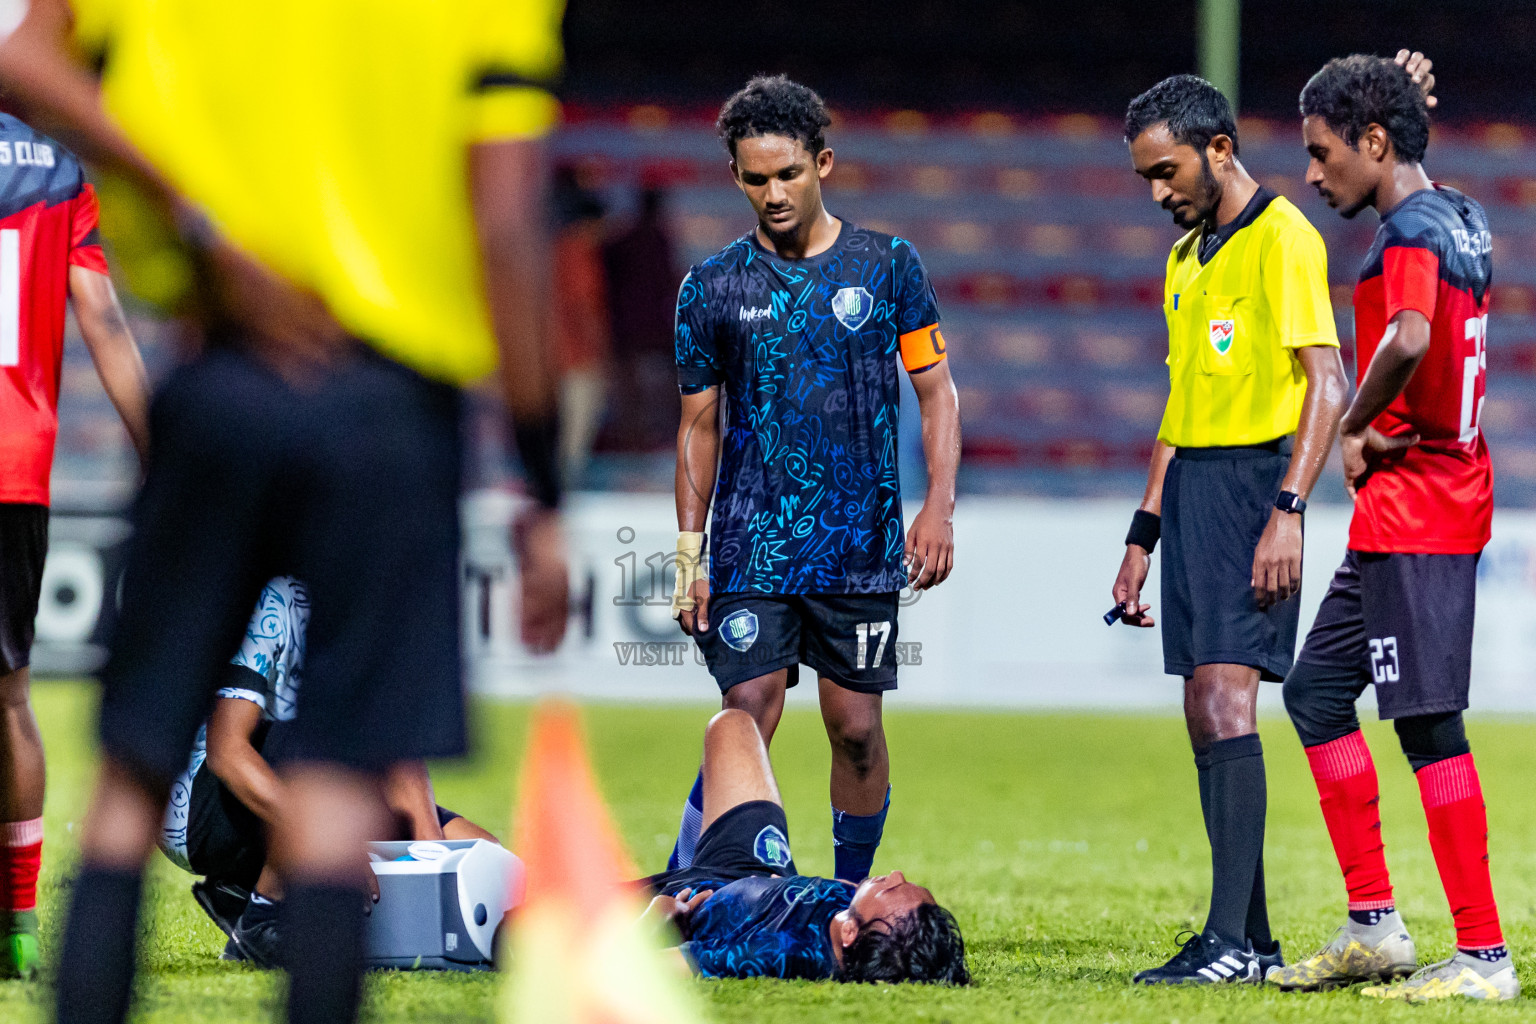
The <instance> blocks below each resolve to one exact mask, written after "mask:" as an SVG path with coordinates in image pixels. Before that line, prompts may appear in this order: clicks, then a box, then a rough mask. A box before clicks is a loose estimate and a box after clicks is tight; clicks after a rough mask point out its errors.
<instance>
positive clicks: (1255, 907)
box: [1247, 839, 1275, 953]
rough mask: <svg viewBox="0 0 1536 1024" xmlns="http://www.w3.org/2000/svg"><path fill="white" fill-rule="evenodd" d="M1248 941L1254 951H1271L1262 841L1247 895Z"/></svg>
mask: <svg viewBox="0 0 1536 1024" xmlns="http://www.w3.org/2000/svg"><path fill="white" fill-rule="evenodd" d="M1247 930H1248V941H1249V942H1250V943H1252V944H1253V951H1254V952H1255V953H1273V952H1274V951H1275V937H1274V936H1273V935H1271V934H1269V901H1268V900H1267V899H1266V898H1265V895H1264V843H1263V840H1262V839H1261V840H1260V842H1259V863H1258V866H1257V867H1255V868H1254V869H1253V892H1252V894H1251V895H1250V896H1249V897H1248V922H1247Z"/></svg>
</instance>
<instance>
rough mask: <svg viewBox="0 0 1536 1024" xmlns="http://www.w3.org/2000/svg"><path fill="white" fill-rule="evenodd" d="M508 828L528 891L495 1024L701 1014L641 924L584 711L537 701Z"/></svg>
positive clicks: (688, 1020)
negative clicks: (595, 773)
mask: <svg viewBox="0 0 1536 1024" xmlns="http://www.w3.org/2000/svg"><path fill="white" fill-rule="evenodd" d="M514 838H515V840H516V842H517V845H518V850H519V853H520V855H521V856H522V858H523V865H524V868H525V869H526V877H527V886H528V888H527V899H526V901H525V902H524V904H523V906H522V908H521V909H520V910H519V911H518V912H517V915H516V918H515V920H514V922H513V925H512V935H511V941H510V942H509V943H508V944H507V946H506V953H507V954H509V955H510V957H511V963H510V965H507V964H504V965H503V967H506V968H509V977H508V979H507V983H506V986H505V988H504V989H503V992H502V1000H501V1014H500V1020H501V1022H502V1024H697V1022H698V1021H700V1020H702V1017H701V1015H700V1013H699V1011H698V1007H697V1005H696V1003H695V1000H694V998H693V993H692V992H691V991H690V990H689V987H688V983H687V981H686V980H685V979H686V971H685V969H684V968H683V967H682V964H681V961H680V960H679V959H677V958H676V957H672V958H668V957H666V956H664V955H663V953H662V951H661V950H660V949H658V948H657V945H656V941H655V939H654V937H652V936H649V935H648V934H647V933H646V932H645V931H643V930H642V929H641V928H640V926H639V923H638V922H639V918H640V913H641V911H642V910H643V909H644V906H643V904H642V903H641V901H640V897H639V896H638V895H637V894H636V893H635V892H634V891H633V890H631V889H628V888H626V887H625V886H624V884H623V883H624V881H625V880H626V879H631V878H634V877H635V874H636V873H635V871H634V869H633V867H632V866H631V864H630V861H629V858H628V857H627V856H626V855H625V853H624V848H623V844H622V843H621V842H620V840H619V837H618V833H617V832H616V831H615V830H614V827H613V823H612V821H611V820H610V819H609V817H608V811H607V808H606V807H605V806H604V804H603V800H602V797H601V796H600V795H599V794H598V791H597V786H596V784H595V782H594V780H593V778H592V771H591V767H590V766H589V765H588V762H587V755H586V745H585V741H584V739H583V737H582V732H581V724H580V716H579V713H578V712H577V710H576V708H575V707H574V706H572V705H571V704H569V703H565V702H561V701H553V700H549V701H545V702H543V703H541V704H540V705H539V707H538V708H537V709H535V711H534V716H533V725H532V729H531V735H530V738H529V744H528V754H527V761H526V764H525V767H524V770H523V781H522V787H521V792H520V794H519V808H518V812H517V821H516V828H515V831H514Z"/></svg>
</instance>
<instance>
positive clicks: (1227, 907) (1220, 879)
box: [1205, 733, 1267, 947]
mask: <svg viewBox="0 0 1536 1024" xmlns="http://www.w3.org/2000/svg"><path fill="white" fill-rule="evenodd" d="M1208 756H1209V758H1210V762H1211V769H1210V771H1211V783H1210V786H1211V796H1210V804H1211V816H1210V820H1211V825H1210V840H1211V912H1210V916H1209V917H1208V918H1206V922H1205V926H1206V928H1208V929H1210V930H1212V931H1214V932H1215V933H1216V934H1217V935H1220V936H1221V937H1222V938H1223V939H1226V940H1227V941H1229V942H1231V943H1232V944H1233V945H1235V946H1239V947H1242V946H1246V945H1247V941H1246V935H1245V933H1246V931H1247V923H1248V918H1249V908H1250V906H1251V904H1252V903H1253V900H1254V896H1255V892H1254V881H1255V879H1256V878H1257V873H1258V867H1259V860H1260V858H1261V857H1262V856H1263V855H1264V811H1265V802H1266V800H1267V794H1266V790H1265V782H1264V747H1263V746H1262V744H1260V742H1259V734H1258V733H1250V734H1248V735H1247V736H1237V737H1234V738H1233V739H1229V740H1220V741H1218V742H1216V743H1213V744H1211V750H1210V753H1209V755H1208ZM1266 931H1267V928H1266Z"/></svg>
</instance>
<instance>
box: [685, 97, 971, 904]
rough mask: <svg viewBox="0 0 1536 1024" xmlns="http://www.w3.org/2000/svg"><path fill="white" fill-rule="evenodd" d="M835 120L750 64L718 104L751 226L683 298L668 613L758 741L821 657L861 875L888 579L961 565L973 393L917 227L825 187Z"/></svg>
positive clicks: (837, 805) (847, 854)
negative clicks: (855, 216)
mask: <svg viewBox="0 0 1536 1024" xmlns="http://www.w3.org/2000/svg"><path fill="white" fill-rule="evenodd" d="M830 123H831V118H829V117H828V115H827V111H826V107H825V106H824V105H823V103H822V101H821V98H820V97H819V96H817V95H816V94H815V93H814V92H812V91H811V90H810V89H808V88H806V87H805V86H803V85H799V84H797V83H795V82H791V81H790V80H789V79H787V78H784V77H783V76H777V77H773V78H755V79H753V80H752V81H751V82H748V83H747V85H746V87H745V88H744V89H742V90H741V91H740V92H738V93H737V94H736V95H734V96H732V97H731V98H730V99H729V100H728V101H727V102H726V104H725V106H724V107H723V108H722V109H721V112H720V118H719V121H718V123H717V128H718V130H719V133H720V137H721V140H722V141H723V142H724V143H725V146H726V148H727V149H728V150H729V151H730V155H731V162H730V168H731V174H732V176H733V178H734V179H735V182H736V184H737V186H738V187H739V188H740V189H741V191H742V192H743V193H744V194H745V195H746V197H747V199H748V201H749V202H750V203H751V204H752V209H753V211H754V212H755V213H756V214H757V225H756V226H755V227H754V228H753V230H751V231H749V232H748V233H747V234H745V235H743V236H742V237H741V238H739V239H737V240H736V241H734V242H732V243H731V244H730V245H728V246H726V247H725V248H724V249H722V250H720V252H718V253H716V254H715V255H714V256H711V257H710V258H709V259H707V260H705V261H703V262H702V263H700V264H698V265H697V266H695V267H693V269H692V270H690V271H689V273H688V276H687V277H686V278H685V279H684V281H683V284H682V288H681V290H680V291H679V294H678V303H677V338H676V348H677V373H678V384H679V387H680V388H681V390H682V396H683V397H682V423H681V426H680V428H679V431H678V446H677V481H676V495H677V524H678V530H679V531H680V536H679V538H678V546H677V550H678V556H677V586H676V590H675V592H674V595H673V614H674V616H676V617H677V618H678V619H679V621H680V623H681V625H682V628H683V629H684V630H685V631H686V632H688V633H689V634H690V635H692V636H693V637H694V639H695V641H696V642H697V643H698V645H699V647H700V649H701V650H702V652H703V654H704V657H705V660H706V662H707V663H708V665H709V670H710V673H711V674H712V675H713V676H714V678H715V682H716V683H717V684H718V685H719V687H720V692H721V693H722V694H723V697H724V705H725V707H727V708H739V709H741V710H744V711H746V712H748V713H749V714H750V715H751V716H752V717H753V719H755V720H756V722H757V726H758V729H759V730H760V731H761V733H762V735H763V739H764V740H765V741H766V742H771V741H772V738H773V733H774V730H775V728H776V727H777V726H778V724H779V718H780V715H781V714H782V712H783V708H784V696H785V691H786V689H787V688H788V687H790V686H794V685H795V683H796V682H797V678H798V672H799V668H800V665H802V664H804V665H807V666H809V667H810V668H811V669H813V670H814V671H815V672H816V675H817V678H818V683H819V688H820V689H819V695H820V698H821V710H822V718H823V721H824V722H825V724H826V728H827V736H828V738H829V739H830V741H831V745H832V781H831V796H832V838H833V846H834V848H835V851H836V867H837V877H838V878H841V879H846V880H848V881H854V882H857V881H859V880H861V879H863V878H864V877H866V876H867V875H868V874H869V869H870V866H871V864H872V862H873V860H874V855H875V850H876V848H877V847H878V846H879V843H880V837H881V834H882V832H883V830H884V826H885V815H886V811H887V810H888V809H889V806H890V788H889V779H890V762H889V758H888V755H887V752H886V743H885V731H884V727H883V725H882V723H881V700H882V695H883V694H884V692H885V691H887V690H891V689H894V688H895V687H896V660H897V659H896V637H897V624H896V618H897V606H898V602H897V597H898V594H899V592H900V591H901V589H902V588H903V587H905V586H908V585H910V586H911V587H912V589H913V590H916V591H921V590H925V589H927V588H929V587H933V586H937V585H938V584H939V583H942V582H943V581H944V580H945V579H946V578H947V577H948V576H949V573H950V569H951V568H952V566H953V564H954V530H953V526H952V516H953V513H954V505H955V473H956V470H957V469H958V466H959V461H960V407H959V400H958V398H957V396H956V394H955V386H954V382H953V380H952V379H951V377H950V372H949V364H948V362H947V359H946V354H945V346H944V336H943V334H942V333H941V332H940V329H939V311H938V305H937V302H936V301H935V299H934V294H933V287H932V285H931V284H930V283H929V281H928V275H927V272H926V271H925V270H924V269H923V262H922V260H921V259H920V258H919V257H918V255H917V252H916V250H915V249H913V247H912V244H911V243H910V242H908V241H906V240H905V239H902V238H897V237H895V236H892V235H887V234H882V233H880V232H878V231H871V230H868V229H865V228H861V227H858V226H857V225H855V224H852V223H850V222H848V221H846V220H841V219H839V218H837V217H834V216H833V215H832V214H831V213H829V212H828V211H827V209H826V207H825V206H824V205H823V204H822V197H821V181H822V179H823V178H826V177H827V176H828V175H829V174H830V173H831V172H832V166H833V154H832V150H831V149H829V148H828V147H827V146H826V142H825V137H824V132H825V129H826V127H827V126H828V125H829V124H830ZM898 364H899V365H898ZM903 366H904V367H905V368H906V371H907V373H908V374H910V375H911V380H912V384H913V387H914V389H915V391H916V393H917V400H918V412H919V414H920V416H921V417H922V434H923V450H924V455H925V457H926V460H927V464H928V477H929V482H928V492H927V497H926V499H925V500H924V502H923V507H922V510H921V511H920V512H918V514H917V516H916V518H915V519H914V520H913V523H912V528H911V529H910V530H905V529H904V526H903V520H902V510H901V487H900V482H899V480H898V478H897V459H896V437H897V416H898V412H899V409H898V405H899V395H900V391H899V388H900V378H899V373H900V371H901V367H903ZM722 400H723V401H722ZM722 406H723V414H722V411H721V410H722ZM717 464H718V474H717ZM711 497H713V500H714V515H713V521H712V523H711V524H710V526H711V529H710V532H711V533H712V535H713V536H712V543H710V544H709V557H708V560H707V561H706V553H705V523H706V517H707V516H709V507H710V501H711ZM702 807H703V797H702V783H701V782H699V781H696V782H695V784H694V788H693V792H692V794H691V795H690V797H689V800H688V804H687V806H686V807H685V810H684V814H683V823H682V827H681V829H680V831H679V836H678V843H677V848H676V850H675V851H674V860H673V865H674V866H678V867H686V866H687V865H688V863H689V862H690V860H691V857H692V855H693V850H694V847H695V846H696V844H697V841H698V835H699V830H700V823H701V819H702V813H703V811H702Z"/></svg>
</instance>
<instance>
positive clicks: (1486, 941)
mask: <svg viewBox="0 0 1536 1024" xmlns="http://www.w3.org/2000/svg"><path fill="white" fill-rule="evenodd" d="M1417 777H1418V780H1419V796H1420V798H1422V799H1423V801H1424V817H1425V818H1427V819H1428V820H1429V848H1430V849H1431V850H1433V851H1434V852H1435V867H1437V868H1439V869H1440V884H1441V885H1443V886H1445V897H1446V899H1447V900H1449V901H1450V904H1451V917H1453V918H1454V919H1455V920H1456V945H1457V947H1458V948H1460V949H1491V948H1493V947H1495V946H1502V945H1503V944H1504V933H1503V931H1501V930H1500V928H1499V908H1498V906H1497V905H1496V904H1495V903H1494V902H1493V881H1492V879H1490V878H1489V876H1488V810H1487V808H1486V807H1485V806H1484V805H1483V787H1482V785H1481V784H1480V783H1479V782H1478V781H1477V767H1476V766H1475V765H1474V764H1473V763H1472V755H1471V754H1462V755H1461V756H1460V757H1451V758H1447V759H1446V760H1444V761H1436V762H1435V763H1434V764H1431V765H1426V766H1424V767H1423V768H1420V769H1419V771H1418V776H1417Z"/></svg>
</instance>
